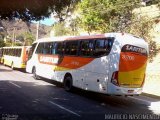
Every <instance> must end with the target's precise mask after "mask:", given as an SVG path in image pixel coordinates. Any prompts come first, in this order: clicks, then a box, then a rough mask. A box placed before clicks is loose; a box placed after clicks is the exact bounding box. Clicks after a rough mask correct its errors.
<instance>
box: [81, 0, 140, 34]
mask: <svg viewBox="0 0 160 120" xmlns="http://www.w3.org/2000/svg"><path fill="white" fill-rule="evenodd" d="M140 3H141V0H83V1H82V2H80V3H79V7H80V9H81V15H82V16H81V25H82V27H83V28H84V29H85V30H86V31H88V33H90V32H92V31H99V32H101V33H104V32H114V31H123V30H124V29H125V28H126V27H127V26H128V24H130V22H131V20H132V15H133V13H132V10H133V9H134V8H136V7H139V6H140Z"/></svg>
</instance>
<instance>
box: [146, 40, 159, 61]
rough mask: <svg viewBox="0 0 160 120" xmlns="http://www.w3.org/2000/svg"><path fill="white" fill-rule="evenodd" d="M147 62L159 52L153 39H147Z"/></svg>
mask: <svg viewBox="0 0 160 120" xmlns="http://www.w3.org/2000/svg"><path fill="white" fill-rule="evenodd" d="M148 44H149V62H152V61H153V58H154V57H155V56H156V55H157V53H158V52H160V48H158V47H157V45H156V42H155V41H152V40H151V41H149V43H148Z"/></svg>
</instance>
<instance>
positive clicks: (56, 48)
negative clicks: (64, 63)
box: [52, 42, 64, 55]
mask: <svg viewBox="0 0 160 120" xmlns="http://www.w3.org/2000/svg"><path fill="white" fill-rule="evenodd" d="M63 48H64V46H63V42H55V44H54V48H53V50H52V54H53V52H54V53H55V54H59V55H62V54H63Z"/></svg>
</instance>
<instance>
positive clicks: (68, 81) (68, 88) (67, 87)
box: [64, 76, 73, 92]
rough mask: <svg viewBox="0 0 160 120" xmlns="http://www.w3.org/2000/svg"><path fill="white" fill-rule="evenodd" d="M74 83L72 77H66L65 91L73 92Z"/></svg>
mask: <svg viewBox="0 0 160 120" xmlns="http://www.w3.org/2000/svg"><path fill="white" fill-rule="evenodd" d="M72 84H73V81H72V77H71V76H66V77H65V78H64V89H65V90H66V91H68V92H71V91H72V90H73V85H72Z"/></svg>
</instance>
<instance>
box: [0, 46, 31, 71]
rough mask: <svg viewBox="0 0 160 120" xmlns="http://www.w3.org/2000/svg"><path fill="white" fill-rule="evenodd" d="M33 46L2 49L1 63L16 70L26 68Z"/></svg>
mask: <svg viewBox="0 0 160 120" xmlns="http://www.w3.org/2000/svg"><path fill="white" fill-rule="evenodd" d="M30 47H31V46H15V47H2V48H1V51H2V55H1V63H2V64H4V65H8V66H10V67H11V68H12V69H14V68H25V67H26V62H27V60H28V50H29V48H30Z"/></svg>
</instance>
